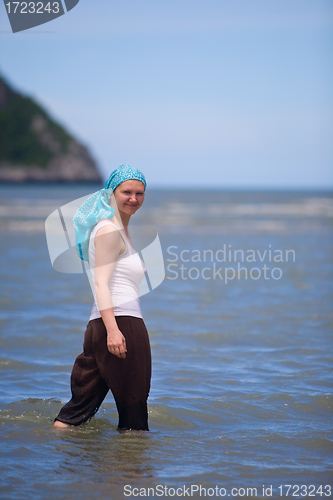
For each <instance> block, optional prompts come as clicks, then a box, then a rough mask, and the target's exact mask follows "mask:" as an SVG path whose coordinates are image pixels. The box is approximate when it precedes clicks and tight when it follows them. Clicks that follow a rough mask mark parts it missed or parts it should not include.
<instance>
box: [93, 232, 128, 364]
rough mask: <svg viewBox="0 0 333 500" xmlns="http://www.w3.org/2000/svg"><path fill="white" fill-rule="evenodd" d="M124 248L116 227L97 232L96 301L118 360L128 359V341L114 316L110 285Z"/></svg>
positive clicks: (109, 342) (109, 344) (110, 344)
mask: <svg viewBox="0 0 333 500" xmlns="http://www.w3.org/2000/svg"><path fill="white" fill-rule="evenodd" d="M122 247H123V240H122V237H121V235H120V232H119V230H118V229H116V228H115V227H114V226H111V225H110V224H108V225H107V226H104V227H102V228H101V229H100V230H99V231H97V234H96V236H95V292H96V299H97V305H98V309H99V311H100V313H101V316H102V319H103V322H104V325H105V328H106V331H107V346H108V350H109V351H110V352H111V354H114V355H115V356H118V358H125V357H126V352H127V350H126V341H125V337H124V336H123V334H122V333H121V331H120V330H119V328H118V326H117V322H116V318H115V316H114V311H113V303H112V297H111V292H110V288H109V283H110V279H111V276H112V274H113V270H114V266H115V264H116V261H117V259H118V257H119V254H120V251H121V249H122Z"/></svg>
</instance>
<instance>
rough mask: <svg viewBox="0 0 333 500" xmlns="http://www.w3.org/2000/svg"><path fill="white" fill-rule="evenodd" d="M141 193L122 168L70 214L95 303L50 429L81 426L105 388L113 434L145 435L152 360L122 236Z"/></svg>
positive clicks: (133, 173) (129, 170) (135, 271)
mask: <svg viewBox="0 0 333 500" xmlns="http://www.w3.org/2000/svg"><path fill="white" fill-rule="evenodd" d="M145 188H146V180H145V178H144V175H143V174H142V172H140V171H139V170H137V169H135V168H133V167H130V166H128V165H121V166H120V167H119V168H118V169H116V170H115V171H114V172H112V174H111V176H110V177H109V179H108V180H107V181H106V184H105V188H104V189H102V190H101V191H99V192H98V193H95V194H94V195H92V196H91V197H90V198H88V200H87V201H86V202H85V203H84V204H83V205H82V206H81V207H80V208H79V209H78V211H77V212H76V214H75V216H74V219H73V224H74V227H75V236H76V247H77V251H78V254H79V255H80V257H81V259H82V260H88V261H89V267H90V271H89V272H90V275H91V276H90V277H91V279H92V281H93V283H94V289H95V302H94V306H93V309H92V313H91V316H90V320H89V323H88V325H87V329H86V333H85V338H84V344H83V353H82V354H80V355H79V356H78V357H77V359H76V361H75V364H74V367H73V371H72V376H71V390H72V399H71V400H70V401H69V402H68V403H67V404H66V405H65V406H64V407H63V408H62V409H61V411H60V413H59V415H58V416H57V417H56V419H55V422H54V425H55V426H56V427H68V426H71V425H80V424H81V423H83V422H85V421H87V420H88V419H89V418H91V417H92V416H93V415H94V414H95V413H96V412H97V410H98V408H99V407H100V405H101V404H102V402H103V400H104V398H105V396H106V394H107V393H108V391H109V389H111V391H112V393H113V396H114V398H115V401H116V405H117V409H118V413H119V423H118V429H124V430H126V429H135V430H149V429H148V413H147V399H148V394H149V389H150V378H151V354H150V345H149V338H148V333H147V329H146V327H145V324H144V322H143V319H142V314H141V310H140V304H139V285H140V282H141V280H142V279H143V277H144V273H145V269H144V266H143V262H142V261H141V259H140V257H139V255H138V254H137V253H135V251H134V250H133V247H132V244H131V240H130V235H129V232H128V224H129V221H130V218H131V216H132V215H133V214H135V212H136V211H137V210H138V209H139V208H140V207H141V205H142V203H143V201H144V194H145ZM112 193H113V194H112ZM110 197H111V198H110Z"/></svg>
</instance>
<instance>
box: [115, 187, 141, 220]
mask: <svg viewBox="0 0 333 500" xmlns="http://www.w3.org/2000/svg"><path fill="white" fill-rule="evenodd" d="M114 197H115V200H116V203H117V206H118V210H119V212H120V213H124V214H127V215H133V214H135V212H136V211H137V210H138V209H139V208H140V207H141V205H142V203H143V200H144V198H145V187H144V185H143V184H142V182H141V181H137V180H134V179H133V180H129V181H124V182H122V183H121V184H119V186H118V187H117V188H116V189H115V190H114Z"/></svg>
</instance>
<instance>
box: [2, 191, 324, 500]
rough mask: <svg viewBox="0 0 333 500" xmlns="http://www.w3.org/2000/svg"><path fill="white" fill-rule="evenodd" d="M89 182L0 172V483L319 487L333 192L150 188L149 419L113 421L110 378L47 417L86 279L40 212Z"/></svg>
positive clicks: (146, 492)
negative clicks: (62, 259)
mask: <svg viewBox="0 0 333 500" xmlns="http://www.w3.org/2000/svg"><path fill="white" fill-rule="evenodd" d="M97 189H99V186H96V185H81V186H77V185H71V186H65V185H38V186H36V185H22V186H11V185H4V186H1V188H0V235H1V270H0V272H1V299H0V300H1V312H0V320H1V337H0V343H1V357H0V366H1V391H0V402H1V404H0V424H1V426H0V433H1V434H0V435H1V459H0V460H1V474H0V483H1V486H0V496H1V498H3V499H20V500H21V499H36V500H37V499H50V500H51V499H56V498H57V499H59V498H62V499H83V500H91V499H103V500H104V499H105V500H106V499H121V498H134V497H138V496H140V497H143V496H146V497H150V498H165V497H175V498H177V497H181V496H182V497H190V496H193V497H199V496H201V497H213V498H220V497H223V496H225V497H236V498H241V497H244V496H245V497H249V496H251V495H252V496H258V497H269V498H282V497H283V498H286V497H291V496H294V497H295V496H297V497H302V498H314V497H316V498H327V497H329V496H330V494H331V493H330V489H329V487H328V485H329V484H331V483H332V481H331V471H332V432H331V428H332V420H331V418H332V412H331V410H332V384H331V382H332V380H331V378H330V369H331V367H332V342H331V333H332V324H333V313H332V303H333V302H332V296H331V295H332V233H333V231H332V229H333V228H332V217H333V197H332V193H329V192H300V191H299V192H292V191H280V192H273V191H272V192H268V191H267V192H264V191H261V192H260V191H258V192H255V191H218V190H210V191H209V190H206V191H203V190H197V191H186V190H157V189H155V190H154V189H148V191H147V194H146V200H145V203H144V205H143V207H142V208H141V210H140V211H139V212H138V213H137V214H136V215H135V216H134V217H133V219H132V220H133V224H134V225H135V226H136V227H138V228H139V227H140V224H141V225H143V224H144V225H145V226H147V225H148V226H151V227H154V228H155V229H156V231H157V232H158V235H159V241H160V243H161V248H162V251H163V256H164V265H165V273H166V277H165V279H164V281H163V283H162V284H161V285H160V286H159V287H158V288H156V289H154V290H152V291H151V292H150V293H148V294H146V295H144V296H143V297H141V308H142V311H143V316H144V319H145V322H146V325H147V328H148V331H149V335H150V340H151V348H152V357H153V373H152V386H151V393H150V397H149V425H150V432H135V431H129V432H122V433H120V432H118V431H117V411H116V407H115V404H114V401H113V398H112V395H110V394H109V395H108V396H107V398H106V400H105V401H104V403H103V405H102V407H101V408H100V410H99V412H98V413H97V414H96V416H95V417H94V418H93V419H92V420H91V421H90V422H88V423H86V424H84V425H82V426H79V427H77V428H73V429H70V430H54V429H53V428H52V424H53V419H54V417H55V416H56V415H57V413H58V411H59V410H60V408H61V406H62V405H63V403H64V402H67V401H68V400H69V398H70V372H71V367H72V364H73V362H74V359H75V357H76V356H77V355H78V354H79V353H80V352H81V351H82V342H83V334H84V330H85V327H86V324H87V321H88V318H89V314H90V310H91V306H92V292H91V289H90V286H89V283H88V280H87V277H86V276H85V275H84V274H64V273H59V272H56V271H54V269H53V268H52V265H51V261H50V257H49V254H48V248H47V243H46V238H45V230H44V223H45V219H46V217H47V216H48V215H49V214H50V213H51V212H52V211H54V210H56V209H57V208H59V207H61V206H62V205H63V204H65V203H68V202H70V201H72V200H74V199H76V198H79V197H81V196H84V195H86V194H89V193H92V192H94V191H96V190H97ZM235 251H238V252H236V254H235V253H234V252H235ZM229 252H231V253H229ZM264 266H266V269H265V268H264ZM288 485H289V486H288Z"/></svg>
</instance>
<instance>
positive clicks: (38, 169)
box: [0, 77, 102, 182]
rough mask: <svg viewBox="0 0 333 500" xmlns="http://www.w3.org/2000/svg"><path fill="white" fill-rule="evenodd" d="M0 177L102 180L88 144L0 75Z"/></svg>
mask: <svg viewBox="0 0 333 500" xmlns="http://www.w3.org/2000/svg"><path fill="white" fill-rule="evenodd" d="M0 181H2V182H101V181H102V178H101V175H100V173H99V171H98V169H97V166H96V163H95V162H94V160H93V159H92V157H91V155H90V153H89V151H88V150H87V148H86V147H85V146H83V145H82V144H80V143H79V142H78V141H77V140H75V139H74V138H73V137H71V135H70V134H69V133H68V132H67V131H66V130H65V129H64V128H63V127H61V126H60V125H59V124H57V123H56V122H55V121H54V120H53V119H52V118H51V117H50V115H49V114H48V113H47V112H46V111H45V110H44V109H43V108H42V107H41V106H40V105H39V104H37V103H36V102H35V101H34V100H33V99H31V98H30V97H27V96H24V95H22V94H21V93H19V92H17V91H15V90H14V89H13V88H11V87H10V85H9V84H8V83H7V82H5V80H4V79H3V78H1V77H0Z"/></svg>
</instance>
